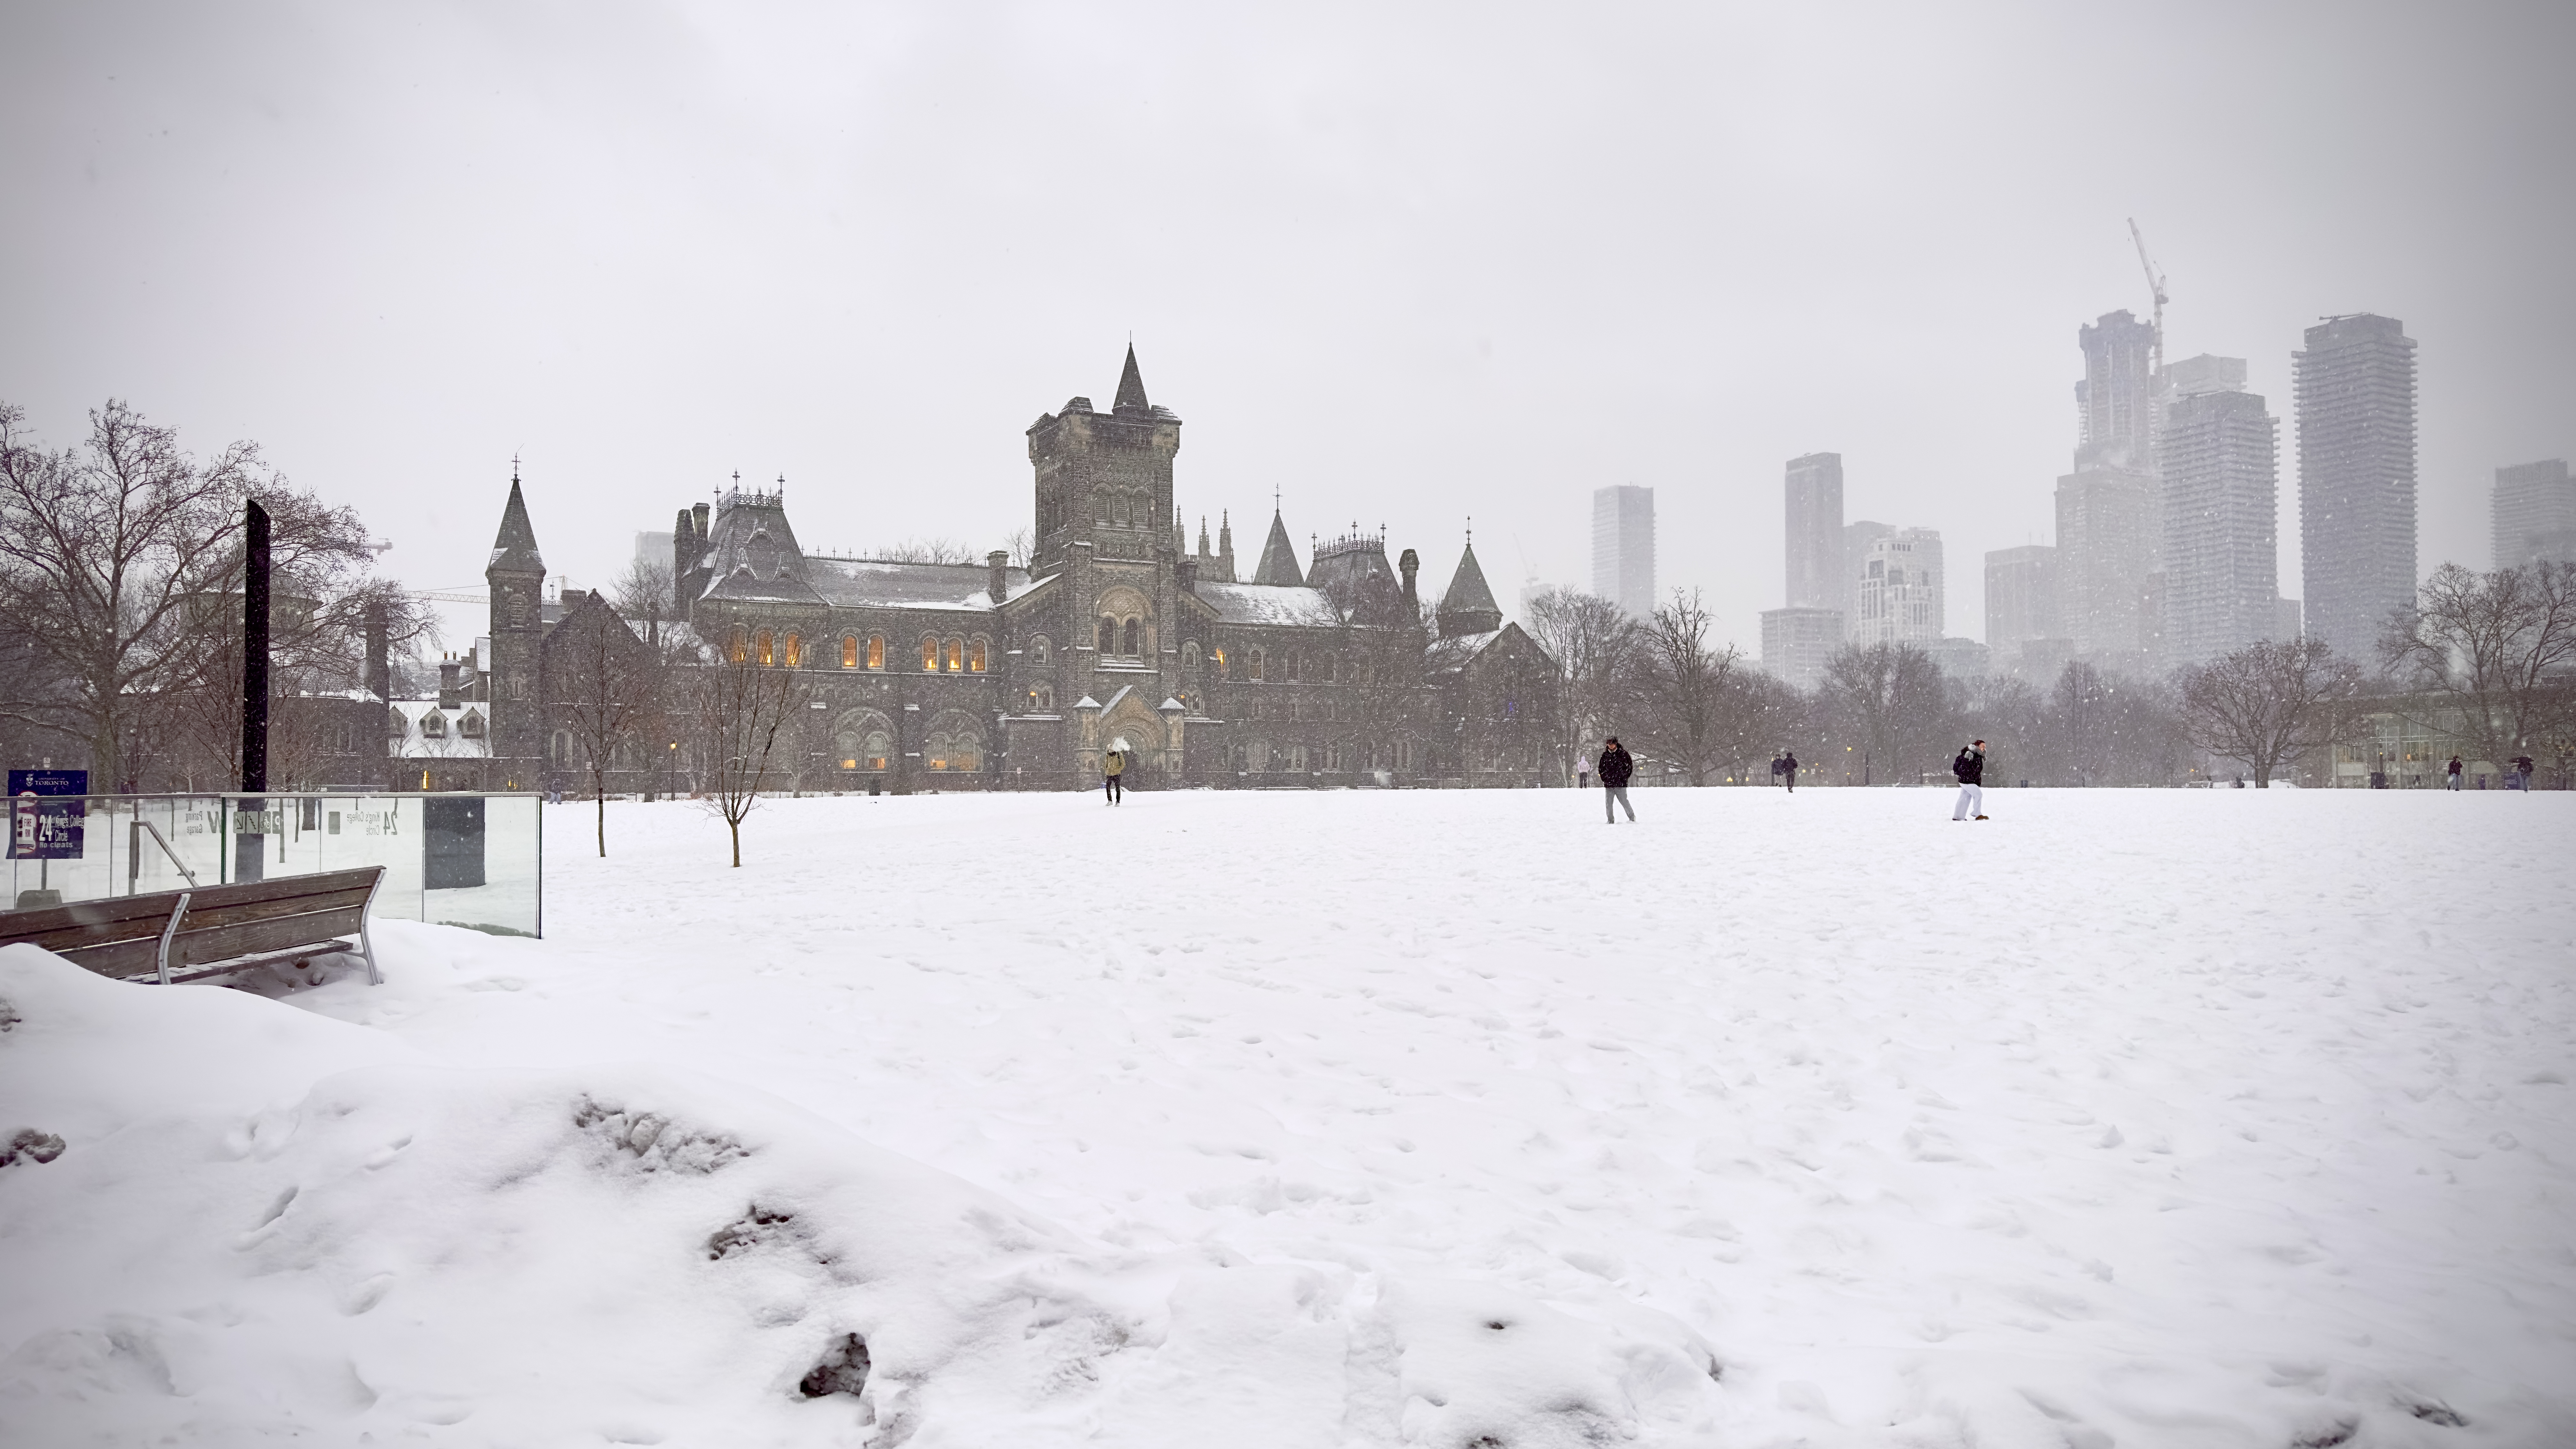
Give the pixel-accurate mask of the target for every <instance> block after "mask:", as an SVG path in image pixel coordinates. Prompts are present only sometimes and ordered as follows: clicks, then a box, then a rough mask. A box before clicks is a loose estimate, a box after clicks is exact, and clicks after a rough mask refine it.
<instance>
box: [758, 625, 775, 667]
mask: <svg viewBox="0 0 2576 1449" xmlns="http://www.w3.org/2000/svg"><path fill="white" fill-rule="evenodd" d="M759 642H760V662H761V664H762V665H764V666H767V665H770V664H775V663H777V662H778V661H777V658H776V656H775V652H774V651H773V650H772V649H771V648H770V640H769V631H768V630H766V629H763V630H761V631H760V641H759Z"/></svg>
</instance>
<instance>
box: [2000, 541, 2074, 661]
mask: <svg viewBox="0 0 2576 1449" xmlns="http://www.w3.org/2000/svg"><path fill="white" fill-rule="evenodd" d="M2065 637H2066V626H2065V624H2064V623H2063V622H2062V621H2061V620H2060V619H2059V618H2058V612H2057V550H2056V549H2055V548H2053V547H2051V546H2050V545H2048V544H2044V543H2033V544H2024V545H2023V546H2021V547H2019V548H1999V549H1994V550H1992V551H1990V552H1988V553H1987V555H1986V647H1987V648H1989V649H1991V650H1993V651H1994V652H1995V654H1996V655H1997V656H1998V657H2001V658H2011V657H2013V656H2014V655H2016V654H2018V653H2019V651H2020V649H2021V647H2022V646H2023V645H2024V644H2027V643H2029V642H2030V641H2031V640H2033V639H2058V640H2062V639H2064V638H2065Z"/></svg>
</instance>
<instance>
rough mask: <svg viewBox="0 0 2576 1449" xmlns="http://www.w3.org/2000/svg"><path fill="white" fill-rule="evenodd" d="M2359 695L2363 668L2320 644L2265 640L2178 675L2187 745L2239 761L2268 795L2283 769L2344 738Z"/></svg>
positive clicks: (2312, 640) (2256, 784) (2318, 641)
mask: <svg viewBox="0 0 2576 1449" xmlns="http://www.w3.org/2000/svg"><path fill="white" fill-rule="evenodd" d="M2361 688H2362V674H2361V668H2360V666H2359V665H2356V664H2354V663H2353V662H2352V661H2350V660H2348V659H2338V658H2336V657H2335V654H2334V651H2333V650H2332V649H2330V648H2328V647H2327V646H2326V643H2325V641H2324V640H2322V639H2302V640H2297V641H2293V642H2289V643H2278V642H2274V641H2272V640H2265V641H2263V642H2262V643H2259V644H2250V645H2247V646H2246V647H2245V648H2242V649H2239V650H2237V651H2236V652H2234V653H2232V654H2224V655H2221V656H2219V657H2218V658H2216V659H2213V660H2211V661H2210V662H2208V663H2207V664H2203V665H2199V666H2197V667H2195V668H2191V669H2187V670H2185V671H2183V676H2182V725H2183V729H2184V731H2185V732H2186V733H2187V734H2188V735H2189V737H2190V738H2191V741H2192V743H2194V744H2196V745H2199V746H2200V747H2201V748H2202V749H2205V750H2207V751H2209V752H2210V753H2211V754H2213V755H2216V756H2218V757H2219V758H2220V759H2224V760H2240V761H2243V762H2244V764H2245V767H2246V768H2247V769H2249V770H2251V771H2253V772H2254V788H2255V789H2257V790H2268V789H2270V788H2271V787H2272V777H2273V776H2274V775H2277V774H2279V773H2280V772H2281V767H2282V766H2283V765H2284V764H2286V763H2288V762H2290V761H2293V760H2295V759H2297V758H2298V757H2299V756H2300V755H2302V754H2304V753H2306V752H2307V751H2310V750H2316V749H2323V748H2324V747H2326V746H2327V745H2329V744H2332V743H2333V742H2334V741H2335V740H2336V739H2338V738H2340V737H2341V735H2342V734H2343V733H2344V732H2345V730H2346V729H2348V728H2349V723H2350V709H2351V706H2352V703H2353V701H2355V700H2356V699H2357V698H2358V697H2359V696H2360V693H2361Z"/></svg>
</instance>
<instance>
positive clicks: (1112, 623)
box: [1100, 618, 1118, 654]
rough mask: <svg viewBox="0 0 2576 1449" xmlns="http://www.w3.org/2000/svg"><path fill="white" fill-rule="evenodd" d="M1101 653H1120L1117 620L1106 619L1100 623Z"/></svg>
mask: <svg viewBox="0 0 2576 1449" xmlns="http://www.w3.org/2000/svg"><path fill="white" fill-rule="evenodd" d="M1100 652H1101V653H1103V654H1115V653H1117V652H1118V621H1117V620H1115V619H1107V618H1104V619H1102V620H1101V621H1100Z"/></svg>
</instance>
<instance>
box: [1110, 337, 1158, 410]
mask: <svg viewBox="0 0 2576 1449" xmlns="http://www.w3.org/2000/svg"><path fill="white" fill-rule="evenodd" d="M1150 406H1152V405H1151V404H1150V403H1147V402H1146V401H1145V376H1144V374H1142V373H1140V372H1138V371H1137V370H1136V344H1135V343H1133V342H1130V343H1128V344H1127V366H1126V367H1125V368H1123V369H1121V370H1120V372H1119V374H1118V396H1117V397H1116V398H1115V399H1113V400H1112V401H1111V402H1110V404H1109V407H1110V410H1111V411H1113V412H1125V411H1126V410H1127V409H1129V408H1144V407H1150Z"/></svg>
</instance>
